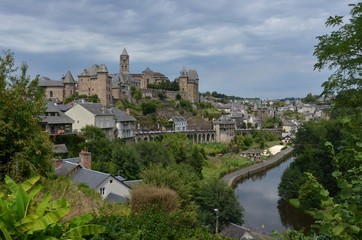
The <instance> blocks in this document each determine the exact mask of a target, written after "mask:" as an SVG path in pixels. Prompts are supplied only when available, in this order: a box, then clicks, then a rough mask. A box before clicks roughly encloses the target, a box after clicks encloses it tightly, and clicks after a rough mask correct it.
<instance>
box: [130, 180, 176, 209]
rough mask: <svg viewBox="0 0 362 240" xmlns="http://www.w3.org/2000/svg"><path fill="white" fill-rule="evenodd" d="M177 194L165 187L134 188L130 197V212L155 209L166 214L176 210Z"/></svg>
mask: <svg viewBox="0 0 362 240" xmlns="http://www.w3.org/2000/svg"><path fill="white" fill-rule="evenodd" d="M178 198H179V197H178V194H177V193H176V192H175V191H172V190H171V189H169V188H166V187H152V186H142V187H138V188H136V189H135V190H134V191H133V192H132V196H131V210H132V212H133V213H139V212H143V211H145V210H147V209H148V208H150V207H157V208H160V209H161V210H163V211H166V212H173V211H175V210H177V209H178V205H179V200H178Z"/></svg>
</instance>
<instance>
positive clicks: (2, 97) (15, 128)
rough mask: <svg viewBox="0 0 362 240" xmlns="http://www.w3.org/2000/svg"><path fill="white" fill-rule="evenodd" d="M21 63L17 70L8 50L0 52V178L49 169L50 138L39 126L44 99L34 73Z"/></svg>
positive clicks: (22, 177)
mask: <svg viewBox="0 0 362 240" xmlns="http://www.w3.org/2000/svg"><path fill="white" fill-rule="evenodd" d="M27 69H28V66H27V65H26V64H25V63H23V64H22V65H21V67H20V73H19V75H17V74H18V72H19V71H18V70H19V68H18V67H15V66H14V56H13V53H11V52H10V51H7V52H4V53H3V56H0V179H1V178H3V177H4V176H5V175H6V174H7V175H9V176H11V177H12V178H13V179H16V180H21V179H26V178H29V177H30V176H33V175H42V176H46V175H48V174H49V173H51V172H52V168H51V164H50V160H51V158H52V152H51V142H50V140H49V137H48V135H47V133H45V132H43V131H42V130H41V128H40V126H39V122H40V118H39V116H41V115H43V114H44V111H45V107H46V103H45V100H44V98H43V93H44V92H43V91H42V90H41V89H40V88H39V87H38V77H36V78H35V79H30V76H28V75H27Z"/></svg>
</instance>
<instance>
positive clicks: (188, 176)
mask: <svg viewBox="0 0 362 240" xmlns="http://www.w3.org/2000/svg"><path fill="white" fill-rule="evenodd" d="M141 178H142V180H143V182H144V183H145V184H148V185H153V186H158V187H164V186H166V187H168V188H170V189H171V190H173V191H175V192H177V193H178V195H179V196H180V204H181V208H186V207H190V206H191V208H192V207H193V204H192V193H193V184H194V183H195V182H197V181H198V180H199V177H198V175H197V173H196V172H195V171H194V170H193V169H192V167H191V166H189V165H186V164H177V165H171V166H167V167H162V166H160V165H153V166H150V167H149V168H147V169H145V170H144V171H143V172H142V173H141Z"/></svg>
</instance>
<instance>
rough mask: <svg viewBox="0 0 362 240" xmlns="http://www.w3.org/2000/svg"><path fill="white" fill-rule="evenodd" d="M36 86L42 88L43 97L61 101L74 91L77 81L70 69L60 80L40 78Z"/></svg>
mask: <svg viewBox="0 0 362 240" xmlns="http://www.w3.org/2000/svg"><path fill="white" fill-rule="evenodd" d="M38 86H39V87H41V88H44V90H45V98H46V99H50V100H54V101H55V102H63V101H64V99H66V98H68V97H70V96H72V95H73V94H75V93H76V90H77V83H76V82H75V81H74V78H73V76H72V74H71V72H70V71H68V72H67V73H66V74H65V76H63V77H62V79H61V80H58V81H56V80H51V79H50V78H48V77H42V78H40V80H39V82H38Z"/></svg>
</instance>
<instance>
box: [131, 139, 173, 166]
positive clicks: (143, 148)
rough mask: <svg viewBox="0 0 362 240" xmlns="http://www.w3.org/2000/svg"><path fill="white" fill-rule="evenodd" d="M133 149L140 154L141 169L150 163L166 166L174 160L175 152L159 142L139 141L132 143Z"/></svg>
mask: <svg viewBox="0 0 362 240" xmlns="http://www.w3.org/2000/svg"><path fill="white" fill-rule="evenodd" d="M134 149H135V151H136V152H137V153H138V154H139V156H140V158H139V162H140V164H141V165H142V169H145V168H147V167H149V166H150V165H152V164H161V165H162V166H167V165H170V164H173V163H174V162H175V160H174V155H175V154H174V153H173V152H171V151H170V149H169V148H167V147H166V146H165V145H163V144H160V143H159V142H147V141H143V142H139V143H137V144H136V145H134Z"/></svg>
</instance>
